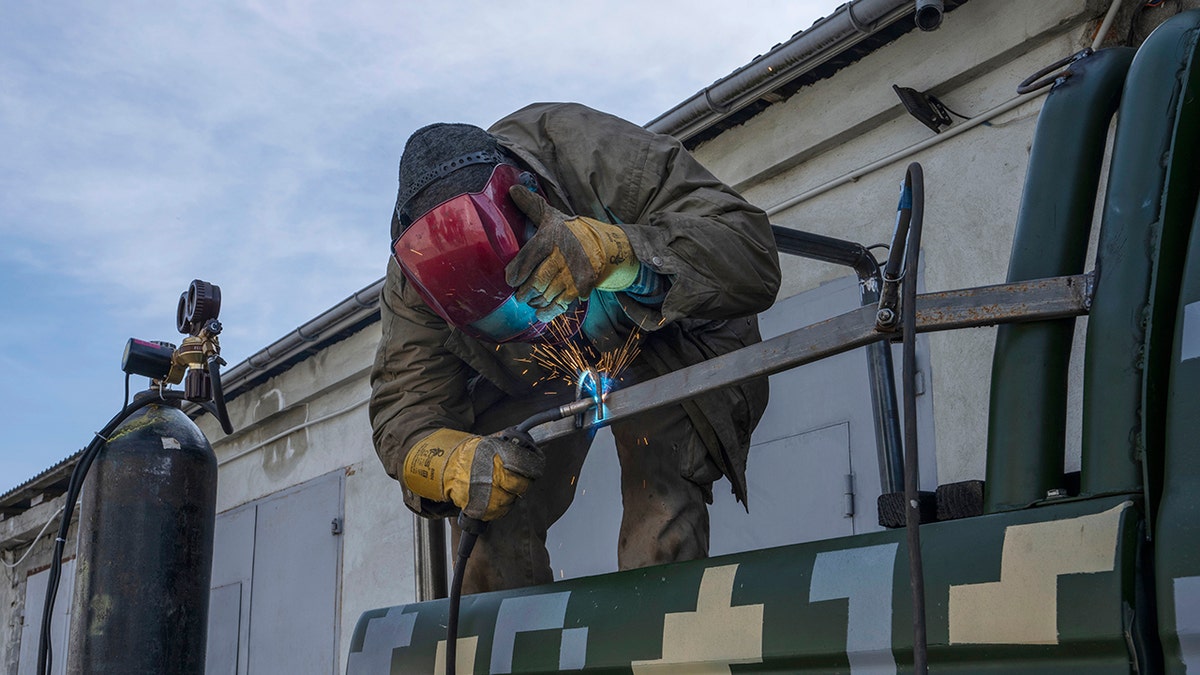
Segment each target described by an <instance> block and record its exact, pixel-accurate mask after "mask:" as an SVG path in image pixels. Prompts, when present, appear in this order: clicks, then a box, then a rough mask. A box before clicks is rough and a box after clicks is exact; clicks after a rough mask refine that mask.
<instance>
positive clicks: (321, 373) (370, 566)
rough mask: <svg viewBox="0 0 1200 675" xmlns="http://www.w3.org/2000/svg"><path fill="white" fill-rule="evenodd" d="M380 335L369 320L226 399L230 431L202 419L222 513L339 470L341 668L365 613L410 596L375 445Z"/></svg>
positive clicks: (407, 532) (393, 500)
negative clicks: (371, 407) (373, 394)
mask: <svg viewBox="0 0 1200 675" xmlns="http://www.w3.org/2000/svg"><path fill="white" fill-rule="evenodd" d="M378 341H379V325H378V324H374V325H371V326H369V327H367V328H366V329H364V330H362V331H360V332H359V333H357V334H355V335H354V336H352V337H350V338H348V339H346V340H344V341H342V342H339V343H337V344H334V345H333V346H331V347H329V348H327V349H325V350H323V351H321V352H320V353H318V354H316V355H315V356H313V357H311V358H309V359H307V360H305V361H303V362H301V363H299V364H297V365H296V366H294V367H293V368H291V369H290V370H288V371H286V372H284V373H282V374H281V375H278V376H276V377H274V378H271V379H270V380H268V381H267V382H265V383H263V384H261V385H259V386H257V387H255V388H254V389H252V390H250V391H249V392H247V393H245V394H243V395H242V396H240V397H238V398H237V399H235V400H234V401H232V402H231V403H230V404H229V415H230V420H231V421H232V422H233V426H234V428H235V432H234V433H233V434H232V435H230V436H224V435H223V434H222V432H221V430H220V428H219V426H218V425H217V424H216V422H215V420H212V419H211V418H210V417H209V416H207V415H206V416H204V417H202V418H201V419H200V420H199V425H200V427H201V429H202V430H203V431H204V432H205V434H206V435H208V437H209V438H210V439H213V448H214V451H215V452H216V454H217V461H218V465H219V467H220V468H219V476H220V477H219V482H218V488H217V512H218V517H220V514H223V513H228V512H230V511H231V510H235V509H237V508H238V507H241V506H243V505H246V504H249V503H251V502H254V501H256V500H261V499H263V498H264V497H268V496H270V495H272V494H275V493H278V492H280V491H282V490H286V489H288V488H291V487H293V486H296V485H300V484H302V483H305V482H307V481H311V480H314V479H316V478H318V477H321V476H325V475H327V474H329V473H330V472H341V473H342V474H343V476H344V479H343V495H344V497H343V498H344V504H343V505H342V507H343V513H344V516H343V522H342V534H341V535H340V538H341V542H342V543H341V546H342V549H341V572H340V577H339V578H338V579H336V580H335V583H337V584H338V588H337V594H338V602H339V607H338V616H339V623H340V626H341V631H340V634H339V637H338V647H337V659H338V672H343V671H344V670H345V661H344V659H345V657H346V654H347V653H349V640H350V637H351V636H350V631H351V629H353V627H354V624H355V622H356V621H357V620H358V617H359V615H360V614H362V612H363V611H365V610H367V609H371V608H374V607H381V606H387V605H390V604H403V603H407V602H412V601H414V600H415V597H416V593H415V589H416V586H415V579H414V576H413V548H412V542H413V528H412V524H413V520H412V518H413V516H412V514H411V513H410V512H409V511H408V509H406V508H405V507H404V504H403V502H402V500H401V495H400V487H399V484H397V483H396V482H395V481H393V480H392V479H391V478H390V477H389V476H387V474H386V473H384V471H383V469H382V467H381V466H380V464H379V460H378V458H377V457H376V455H375V452H374V449H373V446H372V444H371V425H370V422H369V420H368V417H367V400H368V397H369V395H370V386H369V383H368V369H369V367H370V364H371V361H372V359H373V357H374V353H375V347H376V345H377V344H378ZM218 554H219V552H218ZM295 564H304V561H303V560H302V559H300V560H296V561H295ZM297 592H298V593H299V592H304V591H303V589H297Z"/></svg>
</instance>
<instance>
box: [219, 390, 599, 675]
mask: <svg viewBox="0 0 1200 675" xmlns="http://www.w3.org/2000/svg"><path fill="white" fill-rule="evenodd" d="M213 391H214V392H215V391H216V389H215V388H214V389H213ZM593 405H594V403H593V402H592V401H591V400H590V399H580V400H578V401H575V402H573V403H568V404H566V405H562V406H559V407H557V408H551V409H549V410H543V411H542V412H540V413H537V414H535V415H531V416H530V417H528V418H527V419H525V420H524V421H522V422H519V423H518V424H517V425H516V426H515V427H513V429H514V430H516V431H519V432H521V433H522V434H527V433H529V430H530V429H532V428H534V427H536V426H537V425H539V424H545V423H546V422H555V421H558V420H561V419H565V418H567V417H570V416H571V415H576V414H580V413H583V412H586V411H587V410H588V409H589V408H591V407H592V406H593ZM458 528H459V530H460V534H459V538H458V557H457V559H456V560H455V561H454V579H453V580H451V582H450V598H449V602H450V610H449V613H448V615H447V617H446V675H454V668H455V661H456V660H457V657H458V654H457V653H456V652H457V650H458V646H457V643H458V610H459V606H460V605H461V604H462V585H463V576H465V575H466V572H467V560H469V559H470V557H471V551H472V550H474V548H475V540H476V539H478V538H479V535H481V534H483V531H484V530H485V529H487V523H486V522H484V521H482V520H476V519H475V518H471V517H468V516H464V515H463V514H461V513H459V514H458Z"/></svg>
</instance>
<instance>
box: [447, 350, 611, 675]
mask: <svg viewBox="0 0 1200 675" xmlns="http://www.w3.org/2000/svg"><path fill="white" fill-rule="evenodd" d="M587 372H592V371H587ZM594 376H595V375H594V374H593V377H594ZM581 381H582V380H581ZM580 389H581V387H577V388H576V393H581V392H580ZM601 405H603V395H602V392H601V391H600V387H599V386H596V387H595V391H593V392H592V393H591V395H590V396H588V397H586V398H579V399H578V400H575V401H572V402H570V403H565V404H563V405H560V406H558V407H557V408H551V409H549V410H544V411H542V412H540V413H537V414H535V415H532V416H531V417H529V418H528V419H526V420H524V421H522V422H520V423H518V424H517V425H516V426H514V427H510V428H509V429H506V430H504V431H502V432H500V433H499V434H498V435H499V436H501V437H503V436H504V435H505V434H512V433H518V434H521V435H527V434H528V433H529V431H530V430H531V429H533V428H534V427H536V426H538V425H539V424H545V423H547V422H557V421H558V420H562V419H566V418H568V417H574V416H581V415H583V414H584V413H586V412H587V411H588V410H591V409H592V408H596V409H597V410H599V409H600V406H601ZM458 527H459V529H460V530H462V532H461V533H460V535H459V538H458V557H457V559H456V560H455V561H454V580H453V581H452V582H451V584H450V610H449V616H448V617H447V620H446V673H447V675H454V673H455V661H456V658H457V656H458V654H457V647H456V645H457V641H458V609H459V605H460V604H462V584H463V575H464V574H465V573H466V571H467V560H468V559H469V558H470V557H471V551H472V550H473V549H474V548H475V540H476V539H478V538H479V535H481V534H483V531H484V530H486V529H487V522H486V521H483V520H480V519H478V518H471V517H470V516H467V515H466V514H464V513H461V512H460V513H459V514H458Z"/></svg>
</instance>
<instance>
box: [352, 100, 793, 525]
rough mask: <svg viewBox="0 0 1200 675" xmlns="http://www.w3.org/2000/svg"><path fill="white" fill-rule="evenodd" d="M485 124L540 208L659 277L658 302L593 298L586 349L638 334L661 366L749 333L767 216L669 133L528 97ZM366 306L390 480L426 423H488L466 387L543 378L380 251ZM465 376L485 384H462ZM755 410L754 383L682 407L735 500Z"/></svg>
mask: <svg viewBox="0 0 1200 675" xmlns="http://www.w3.org/2000/svg"><path fill="white" fill-rule="evenodd" d="M488 131H489V132H490V133H492V134H493V135H494V136H496V137H497V138H498V139H499V141H500V143H501V145H503V146H504V147H505V149H506V150H508V151H509V152H510V153H511V154H513V155H515V156H516V157H517V158H519V159H520V161H521V162H522V163H524V164H525V166H526V168H528V169H530V170H532V171H533V172H534V173H535V174H536V175H537V177H538V180H539V182H540V185H541V188H542V190H541V191H542V194H543V196H544V197H546V199H547V200H548V201H549V202H550V204H552V205H553V206H555V207H556V208H558V209H559V210H561V211H563V212H565V213H568V214H574V215H581V216H588V217H591V218H595V219H597V220H601V221H605V222H609V223H616V224H620V225H621V227H622V229H623V230H624V231H625V233H626V234H627V235H628V237H629V241H630V243H631V244H632V246H633V250H634V253H635V254H636V255H637V257H638V260H640V261H641V262H642V264H643V265H647V266H649V267H650V268H651V269H652V270H654V271H656V272H658V273H659V274H662V275H664V276H665V277H666V278H667V279H668V280H669V290H668V292H667V294H666V297H665V299H663V300H662V303H661V305H658V304H655V305H649V304H643V303H642V302H639V301H638V300H636V299H634V298H633V297H630V296H627V295H626V294H624V293H619V292H618V293H610V292H605V291H596V292H594V293H593V294H592V296H591V298H590V300H589V303H588V310H587V319H586V320H585V322H584V330H583V332H584V334H585V335H586V337H587V338H588V339H589V340H591V341H592V342H593V343H594V344H595V345H596V347H597V348H598V349H601V350H609V349H615V348H619V347H621V345H622V344H623V343H624V342H625V340H626V338H627V337H628V335H629V333H630V332H631V331H634V330H637V331H639V332H640V333H641V336H640V340H641V341H640V355H639V356H638V359H639V360H640V361H641V362H642V365H644V366H648V368H646V367H642V368H640V370H643V371H647V372H652V373H654V374H659V375H661V374H665V373H668V372H671V371H674V370H677V369H679V368H683V367H685V366H689V365H692V364H695V363H699V362H701V361H704V360H706V359H709V358H712V357H714V356H717V355H719V354H724V353H726V352H729V351H732V350H735V349H738V348H740V347H743V346H745V345H747V344H751V343H755V342H758V341H759V340H760V337H759V332H758V322H757V318H756V316H755V315H756V313H757V312H760V311H763V310H765V309H766V308H768V307H769V306H770V305H771V303H772V302H774V299H775V294H776V292H777V291H778V289H779V280H780V272H779V257H778V253H777V251H776V248H775V239H774V236H773V235H772V233H771V228H770V225H769V223H768V221H767V217H766V214H765V213H763V211H762V210H760V209H758V208H756V207H754V206H751V205H750V204H749V203H747V202H746V201H745V200H744V199H742V197H741V196H739V195H738V194H737V193H735V192H734V191H733V190H732V189H731V188H729V187H728V186H726V185H724V184H722V183H721V182H720V181H718V180H717V179H716V178H715V177H714V176H713V175H712V174H711V173H710V172H709V171H708V170H707V169H705V168H704V167H702V166H701V165H700V163H699V162H697V161H696V160H695V159H694V158H693V157H692V156H691V154H690V153H688V152H687V151H686V150H685V149H684V148H683V146H682V145H681V144H680V143H679V141H677V140H676V139H674V138H672V137H669V136H663V135H659V134H654V133H652V132H650V131H647V130H646V129H644V128H642V127H639V126H637V125H635V124H632V123H630V122H626V121H624V120H621V119H619V118H617V117H613V116H611V115H608V114H605V113H601V112H598V111H596V110H592V109H590V108H587V107H585V106H582V105H579V104H572V103H540V104H534V105H531V106H529V107H526V108H524V109H522V110H519V111H517V112H515V113H513V114H511V115H509V116H508V117H505V118H504V119H502V120H500V121H499V122H497V123H496V124H495V125H493V126H492V127H491V128H490V129H489V130H488ZM398 234H399V233H398V232H393V233H392V236H393V238H394V237H395V236H397V235H398ZM380 315H381V316H380V320H381V322H382V328H383V335H382V338H381V339H380V343H379V349H378V352H377V354H376V358H375V364H374V368H373V370H372V373H371V388H372V390H371V404H370V416H371V424H372V428H373V437H374V442H375V447H376V450H377V452H378V454H379V458H380V460H381V461H382V463H383V466H384V468H385V469H386V470H387V472H388V474H390V475H391V476H392V477H393V478H396V479H397V480H400V476H401V475H402V474H403V468H404V458H405V456H406V455H407V452H408V450H409V448H410V447H411V446H412V445H413V444H414V443H415V442H416V441H418V440H420V439H421V438H423V437H425V436H427V435H428V434H430V433H432V432H433V431H435V430H436V429H439V428H451V429H458V430H473V431H476V432H480V433H487V432H491V431H497V430H492V429H481V430H476V429H474V428H473V425H474V411H475V410H478V409H482V408H481V407H480V403H481V402H480V401H478V400H472V397H473V396H475V393H474V392H477V391H482V390H484V389H486V391H488V392H497V391H498V392H500V393H501V395H506V396H512V397H521V396H529V395H534V394H536V393H538V392H537V387H542V388H547V387H550V386H552V384H551V383H549V381H548V380H549V378H548V375H549V373H547V372H546V371H545V370H544V369H542V368H540V367H538V366H537V364H536V363H534V361H535V359H532V358H531V349H532V347H531V345H528V344H522V343H506V344H502V345H499V346H497V345H495V344H489V343H485V342H482V341H479V340H476V339H474V338H472V337H470V336H468V335H466V334H464V333H463V332H461V331H459V330H458V329H456V328H454V327H452V326H450V325H448V324H447V323H446V322H445V321H444V320H443V319H442V318H440V317H438V316H437V315H436V314H434V312H433V311H432V310H430V309H429V308H428V307H427V306H426V305H425V303H424V301H422V299H421V298H420V296H418V295H417V293H416V290H415V289H414V288H413V286H412V284H410V283H408V282H407V281H406V279H405V278H404V276H403V274H402V273H401V271H400V269H399V266H398V265H397V264H396V261H395V259H390V260H389V261H388V269H387V279H386V281H385V284H384V287H383V290H382V294H381V298H380ZM479 378H485V379H486V380H488V381H489V382H490V383H491V384H492V385H494V387H479V386H477V385H478V384H479V382H478V380H479ZM561 386H563V387H566V386H568V385H566V384H565V383H562V384H561ZM766 404H767V382H766V378H761V379H758V380H753V381H750V382H748V383H745V384H742V385H737V386H733V387H728V388H725V389H722V390H719V391H715V392H710V393H707V394H704V395H701V396H699V397H697V398H694V399H692V400H690V401H687V402H685V403H684V404H683V405H684V407H685V408H686V410H687V412H688V415H689V418H690V419H691V421H692V422H693V424H694V426H695V427H696V430H697V432H698V433H699V435H700V437H701V438H702V439H703V441H704V446H705V449H706V450H707V453H708V456H709V457H711V459H712V460H713V461H714V462H715V463H716V465H717V467H719V468H720V470H721V471H722V473H724V474H725V476H727V477H728V478H729V480H730V482H731V483H732V486H733V492H734V494H735V495H736V496H737V498H738V499H739V500H741V501H743V502H745V500H746V490H745V472H746V456H747V452H748V449H749V444H750V433H751V431H753V429H754V426H755V425H756V424H757V422H758V420H759V418H760V417H761V416H762V412H763V410H764V408H765V407H766ZM693 459H694V460H703V459H704V458H693ZM684 463H685V464H687V460H686V458H685V460H684ZM693 463H695V462H693ZM682 470H683V472H684V473H685V475H686V474H687V472H688V470H689V469H688V467H687V466H684V467H682ZM401 484H402V485H403V481H401ZM404 493H405V503H406V504H408V506H409V507H410V508H412V509H413V510H414V511H416V512H417V513H421V514H423V515H444V514H446V513H447V509H446V508H445V507H446V505H439V504H435V503H433V502H430V500H427V499H423V498H421V497H419V496H417V495H414V494H412V493H411V492H409V491H408V489H407V488H405V490H404Z"/></svg>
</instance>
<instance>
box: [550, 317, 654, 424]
mask: <svg viewBox="0 0 1200 675" xmlns="http://www.w3.org/2000/svg"><path fill="white" fill-rule="evenodd" d="M547 327H548V330H549V333H550V338H551V339H550V340H549V341H548V342H547V343H540V344H536V345H534V346H533V350H532V352H531V354H530V355H531V356H532V357H533V361H534V362H535V363H537V364H538V365H539V366H541V367H543V368H545V369H546V370H549V371H550V372H551V373H552V375H551V377H553V378H558V379H562V380H563V381H565V382H567V383H568V384H571V385H574V386H576V387H578V388H580V389H584V388H586V389H587V395H589V396H592V397H594V398H596V399H597V403H598V406H597V411H596V413H597V421H598V420H599V419H602V418H603V411H602V410H601V409H600V408H602V407H603V402H604V399H605V398H606V397H607V395H608V392H610V391H612V389H613V387H615V386H616V383H617V381H618V380H619V379H620V377H621V374H622V373H623V372H624V371H625V370H626V369H627V368H628V367H629V366H630V365H631V364H632V363H633V361H634V359H636V358H637V357H638V354H640V353H641V349H640V347H639V346H638V345H639V343H640V342H641V337H642V335H641V332H639V331H637V330H634V331H631V332H630V333H629V335H628V336H627V337H626V339H625V344H623V345H622V346H621V347H620V348H619V349H613V350H609V351H604V352H598V351H597V350H596V349H595V348H594V347H592V346H591V345H586V344H581V343H580V342H579V341H576V340H572V339H571V337H572V336H573V335H574V334H575V332H576V330H575V327H574V326H571V325H569V324H568V323H566V320H565V319H564V318H563V317H559V318H556V319H555V320H553V321H551V322H550V323H549V324H547ZM589 374H590V375H589ZM588 381H591V384H590V385H589V384H588Z"/></svg>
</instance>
